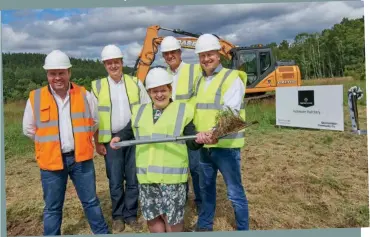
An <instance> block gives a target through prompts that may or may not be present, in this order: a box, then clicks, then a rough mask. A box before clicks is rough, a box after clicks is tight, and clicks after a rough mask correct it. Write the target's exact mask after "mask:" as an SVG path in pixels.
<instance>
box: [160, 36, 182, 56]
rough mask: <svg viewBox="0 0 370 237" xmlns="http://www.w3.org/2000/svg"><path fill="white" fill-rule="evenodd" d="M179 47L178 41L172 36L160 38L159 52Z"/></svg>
mask: <svg viewBox="0 0 370 237" xmlns="http://www.w3.org/2000/svg"><path fill="white" fill-rule="evenodd" d="M177 49H181V45H180V42H179V41H178V40H177V39H176V38H175V37H173V36H167V37H165V38H164V39H163V40H162V43H161V52H162V53H163V52H168V51H172V50H177Z"/></svg>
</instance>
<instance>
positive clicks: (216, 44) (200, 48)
mask: <svg viewBox="0 0 370 237" xmlns="http://www.w3.org/2000/svg"><path fill="white" fill-rule="evenodd" d="M220 49H221V44H220V41H219V40H218V38H217V37H216V36H214V35H211V34H203V35H201V36H199V38H198V40H197V42H196V44H195V53H196V54H199V53H202V52H207V51H212V50H220Z"/></svg>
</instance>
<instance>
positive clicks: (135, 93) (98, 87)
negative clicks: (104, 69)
mask: <svg viewBox="0 0 370 237" xmlns="http://www.w3.org/2000/svg"><path fill="white" fill-rule="evenodd" d="M122 80H123V83H125V88H126V93H127V97H128V100H129V104H130V108H132V106H134V105H137V104H140V88H139V86H138V79H137V78H136V77H131V76H129V75H127V74H124V76H123V79H122ZM91 88H92V91H93V93H94V95H95V96H96V98H98V116H99V136H98V137H99V143H105V142H110V141H111V139H112V128H111V127H112V122H111V121H112V118H111V115H112V103H111V94H110V89H109V80H108V78H106V77H105V78H102V79H99V80H94V81H92V83H91ZM113 96H114V95H113Z"/></svg>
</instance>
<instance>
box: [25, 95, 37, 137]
mask: <svg viewBox="0 0 370 237" xmlns="http://www.w3.org/2000/svg"><path fill="white" fill-rule="evenodd" d="M35 133H36V122H35V119H34V117H33V110H32V107H31V102H30V99H28V100H27V103H26V108H25V110H24V115H23V134H24V135H25V136H27V137H29V138H30V139H32V140H34V139H35Z"/></svg>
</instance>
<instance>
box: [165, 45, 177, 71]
mask: <svg viewBox="0 0 370 237" xmlns="http://www.w3.org/2000/svg"><path fill="white" fill-rule="evenodd" d="M162 56H163V58H164V60H165V61H166V63H167V64H168V66H170V68H171V70H175V69H176V68H177V67H178V66H179V65H180V63H181V50H180V49H178V50H173V51H169V52H163V53H162Z"/></svg>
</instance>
